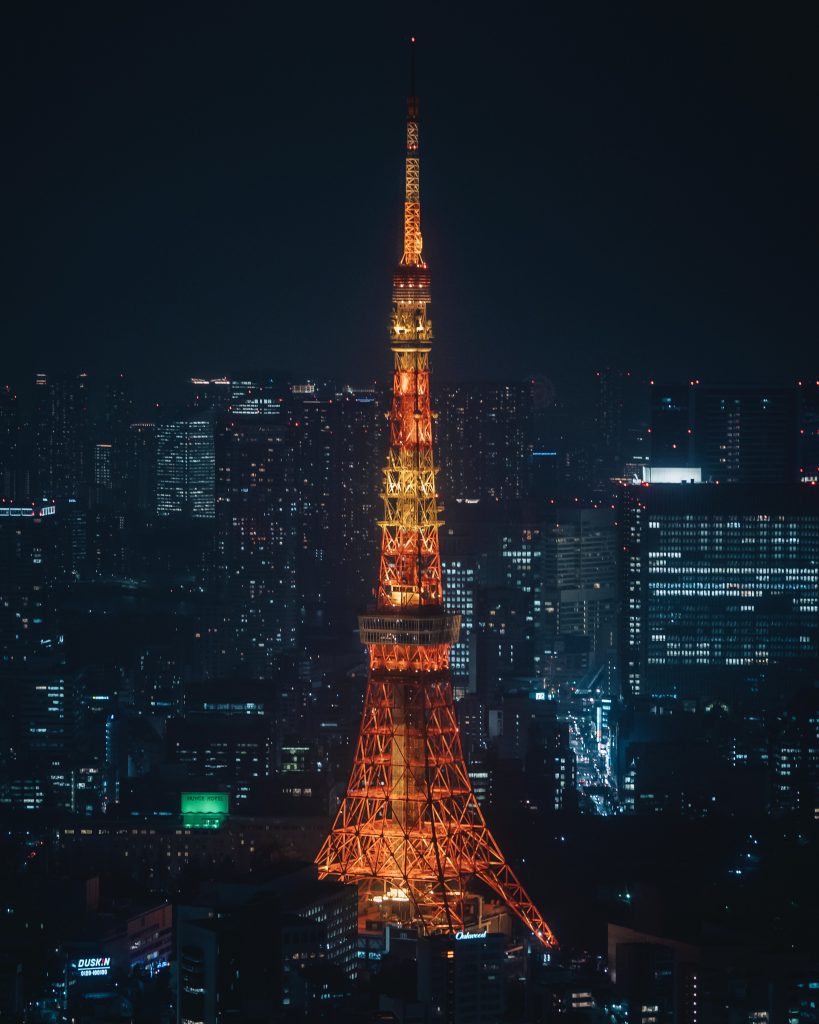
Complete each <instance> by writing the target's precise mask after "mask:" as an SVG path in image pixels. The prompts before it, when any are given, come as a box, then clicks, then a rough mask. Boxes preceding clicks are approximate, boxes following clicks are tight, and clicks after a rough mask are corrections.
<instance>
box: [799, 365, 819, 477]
mask: <svg viewBox="0 0 819 1024" xmlns="http://www.w3.org/2000/svg"><path fill="white" fill-rule="evenodd" d="M797 387H798V389H799V479H800V480H802V481H803V482H806V483H814V482H816V483H817V484H819V380H800V381H799V382H798V385H797Z"/></svg>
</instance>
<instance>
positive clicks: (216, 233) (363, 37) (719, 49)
mask: <svg viewBox="0 0 819 1024" xmlns="http://www.w3.org/2000/svg"><path fill="white" fill-rule="evenodd" d="M810 6H811V5H808V4H802V5H799V6H797V5H793V6H792V7H791V8H790V10H789V9H788V7H787V5H783V6H780V7H776V8H772V7H769V8H768V9H767V10H765V8H764V6H763V5H759V6H757V5H739V4H736V5H734V4H730V5H729V4H725V3H720V4H701V5H700V4H694V5H691V4H686V5H676V4H657V3H652V4H645V5H642V4H626V5H621V4H614V3H610V2H600V3H585V4H563V5H548V6H546V5H540V4H538V5H532V7H531V8H529V7H527V6H525V5H517V4H498V5H495V6H494V7H493V8H491V9H489V8H486V9H485V10H486V13H484V14H482V13H481V11H483V10H484V8H483V7H482V6H481V5H477V6H476V5H466V4H464V5H447V4H429V5H417V6H416V13H415V14H409V13H405V12H410V11H412V10H413V6H412V5H410V4H403V5H399V4H393V3H390V4H383V3H382V4H372V5H369V4H349V5H335V4H334V5H329V4H323V3H318V4H299V5H296V4H292V5H279V4H276V3H272V2H265V3H254V2H242V3H234V4H223V5H215V4H213V5H212V4H208V3H205V4H190V5H187V4H178V3H169V4H160V3H144V4H142V3H134V4H118V3H112V4H106V5H104V6H103V5H99V6H97V5H90V4H83V3H80V4H76V5H75V4H65V3H56V2H53V3H27V4H25V3H20V4H16V5H14V7H15V11H14V13H13V14H11V15H10V14H9V12H8V10H7V11H6V13H5V15H4V20H3V26H2V35H3V37H4V44H3V64H4V65H5V70H4V79H5V82H4V86H3V91H4V98H5V101H6V102H5V106H6V116H5V117H4V121H5V126H4V135H5V139H4V141H5V143H6V145H5V146H4V150H5V157H4V160H3V164H4V172H5V173H4V178H5V179H6V183H5V185H4V188H3V193H4V195H3V205H4V207H5V216H4V218H3V220H4V226H3V235H4V242H5V245H4V246H3V250H4V256H3V266H2V274H3V301H2V307H1V309H2V312H1V313H0V316H2V338H3V361H2V364H0V375H1V376H3V377H4V378H5V379H10V380H19V379H20V376H21V375H22V374H24V373H27V372H28V371H32V370H34V369H53V368H72V369H80V368H85V369H90V370H91V371H94V370H96V369H99V370H113V369H120V368H122V369H125V370H127V371H132V372H134V373H135V374H136V375H138V376H141V377H142V378H143V379H144V380H145V381H147V382H148V383H149V384H150V386H154V383H155V385H156V387H157V388H160V389H161V388H162V387H164V386H166V385H167V384H168V382H170V381H171V380H174V381H175V380H176V379H177V378H182V377H185V376H190V374H192V373H196V374H207V375H217V374H221V373H227V374H230V373H233V372H241V371H242V370H244V369H250V368H270V369H290V370H292V371H293V372H295V373H297V374H304V375H307V374H312V375H316V376H330V375H335V376H338V377H340V378H342V379H344V380H354V381H363V380H367V379H372V378H373V377H375V376H380V377H382V378H383V377H385V376H386V373H387V366H388V356H387V351H386V349H387V342H386V324H387V319H388V314H389V306H390V275H391V271H392V267H393V264H394V262H395V258H396V256H397V254H398V251H399V244H400V224H401V199H402V193H401V189H402V174H403V138H404V125H403V117H404V110H405V96H406V92H407V78H408V72H407V64H408V59H407V46H406V39H407V38H408V36H409V35H410V33H415V34H416V35H417V36H418V38H419V44H418V47H419V48H418V92H419V95H420V100H421V143H422V155H423V160H422V200H423V207H422V209H423V225H424V237H425V254H426V257H427V260H428V262H429V264H430V267H431V271H432V275H433V298H434V304H433V307H432V316H433V322H434V324H435V331H436V337H437V342H436V349H435V353H434V361H435V366H436V368H437V370H438V373H439V374H440V375H441V376H443V377H446V378H459V377H463V378H473V377H515V376H522V375H524V374H527V373H535V372H536V373H545V374H547V375H549V376H552V377H554V378H556V379H557V380H558V382H561V381H564V380H567V379H569V378H572V377H575V378H576V377H578V376H579V375H589V374H590V373H591V371H592V370H593V369H594V368H597V367H600V366H602V365H606V364H609V365H620V366H623V367H629V368H632V369H634V370H635V371H636V372H638V373H644V374H646V375H651V376H657V377H665V378H668V379H672V378H675V377H683V376H684V377H687V376H688V375H696V376H698V377H700V378H701V379H704V380H716V379H721V380H725V379H735V380H790V379H791V378H793V377H794V376H798V375H801V374H803V373H812V372H814V371H815V369H816V358H815V343H816V298H817V295H816V281H817V272H818V271H819V268H818V267H817V256H816V237H815V233H816V227H817V223H819V217H817V201H816V197H817V182H816V174H817V169H818V168H817V160H816V151H815V149H814V146H815V139H816V129H817V124H819V111H817V95H819V87H818V86H817V81H816V77H815V72H814V70H813V66H814V64H815V55H814V43H815V38H816V34H815V26H814V25H812V24H809V23H808V21H807V13H806V12H807V10H808V8H809V7H810ZM543 7H546V9H545V10H544V9H542V8H543ZM800 7H801V9H802V11H803V12H805V13H803V14H799V13H798V12H799V8H800ZM299 12H301V13H299ZM0 383H2V381H0Z"/></svg>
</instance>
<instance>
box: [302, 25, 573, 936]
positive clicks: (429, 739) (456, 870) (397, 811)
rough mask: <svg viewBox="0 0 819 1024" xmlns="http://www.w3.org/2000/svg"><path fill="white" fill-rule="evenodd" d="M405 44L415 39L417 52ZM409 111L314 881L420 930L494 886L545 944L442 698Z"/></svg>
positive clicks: (461, 917)
mask: <svg viewBox="0 0 819 1024" xmlns="http://www.w3.org/2000/svg"><path fill="white" fill-rule="evenodd" d="M414 42H415V41H414V40H412V43H413V44H414ZM414 92H415V89H414V74H413V87H412V93H413V95H411V96H410V97H409V101H408V111H407V155H406V196H405V201H404V253H403V255H402V257H401V260H400V262H399V264H398V267H397V269H396V271H395V276H394V278H393V311H392V318H391V321H390V344H391V347H392V351H393V354H394V371H393V396H392V408H391V410H390V412H389V414H388V415H389V420H390V449H389V453H388V455H387V465H386V468H385V470H384V491H383V493H382V495H381V497H382V499H383V502H384V518H383V520H382V521H381V523H380V524H379V525H380V527H381V563H380V571H379V576H378V591H377V601H376V608H375V610H374V611H371V612H368V613H367V614H365V615H362V616H361V617H360V619H359V623H360V629H361V639H362V642H364V643H365V644H366V645H367V647H368V649H369V656H370V674H369V680H368V683H367V693H366V698H365V702H364V713H363V716H362V719H361V731H360V733H359V737H358V743H357V746H356V753H355V762H354V764H353V769H352V772H351V774H350V780H349V783H348V785H347V792H346V796H345V797H344V800H343V801H342V803H341V806H340V807H339V810H338V814H337V816H336V819H335V821H334V823H333V827H332V829H331V831H330V834H329V835H328V836H327V838H326V839H325V841H324V844H323V845H322V847H321V850H320V851H319V854H318V856H317V857H316V863H317V865H318V868H319V874H320V876H321V877H327V876H331V877H333V878H338V879H340V880H341V881H344V882H355V883H357V885H358V889H359V900H360V904H359V917H360V920H361V921H363V920H364V919H367V918H373V917H380V918H381V919H383V920H386V921H395V922H402V923H405V924H411V925H414V926H416V927H418V928H419V929H420V930H421V931H422V932H424V933H427V934H430V933H435V932H444V933H454V932H458V931H463V930H466V929H468V928H469V927H470V926H472V925H474V924H477V923H478V919H477V916H476V915H477V910H476V908H477V900H476V897H475V896H474V895H471V894H470V891H469V886H470V883H471V882H472V881H473V879H479V880H480V881H481V882H483V883H484V884H485V885H486V886H487V887H488V888H489V889H490V890H493V891H494V893H496V894H497V895H498V896H499V897H500V898H501V899H502V900H503V901H504V902H505V903H506V904H507V906H508V907H509V908H510V910H512V911H513V912H514V913H515V914H517V916H518V917H519V918H520V920H521V921H522V922H523V923H524V924H525V925H526V927H527V928H529V929H530V930H531V931H532V932H533V933H534V934H535V935H536V936H537V938H538V939H539V940H540V942H541V943H542V944H543V945H544V946H546V947H551V946H555V945H556V944H557V943H556V941H555V938H554V935H553V934H552V932H551V929H550V928H549V926H548V925H547V924H546V922H545V921H544V919H543V917H542V916H541V915H540V913H539V912H538V910H537V908H536V907H535V905H534V904H533V903H532V901H531V900H530V899H529V897H528V896H527V894H526V892H525V890H524V888H523V886H522V885H521V884H520V882H519V881H518V879H517V877H516V876H515V873H514V872H513V871H512V869H511V868H510V867H509V865H508V864H507V863H506V861H505V859H504V857H503V854H502V853H501V851H500V848H499V847H498V844H497V843H496V842H495V840H494V838H493V837H492V834H491V832H490V831H489V828H488V827H487V824H486V820H485V819H484V816H483V812H482V811H481V809H480V807H479V805H478V802H477V800H476V799H475V794H474V793H473V792H472V785H471V782H470V780H469V775H468V774H467V769H466V764H465V762H464V757H463V751H462V748H461V738H460V733H459V729H458V722H457V719H456V716H455V707H454V703H453V698H452V681H451V676H450V672H449V650H450V646H451V645H452V644H453V643H455V642H456V641H457V639H458V634H459V630H460V616H458V615H453V614H451V613H449V612H447V611H446V610H445V608H444V604H443V592H442V585H441V582H442V581H441V555H440V550H439V547H438V528H439V526H440V525H441V520H440V519H439V513H440V512H441V505H440V504H439V501H438V494H437V492H436V490H435V472H436V468H435V463H434V460H433V451H432V421H433V418H434V414H433V412H432V410H431V408H430V396H429V353H430V348H431V345H432V323H431V321H430V320H429V317H428V316H427V307H428V305H429V302H430V290H429V289H430V279H429V272H428V270H427V265H426V263H425V262H424V259H423V255H422V238H421V200H420V175H419V172H420V151H419V139H418V100H417V98H416V96H415V95H414Z"/></svg>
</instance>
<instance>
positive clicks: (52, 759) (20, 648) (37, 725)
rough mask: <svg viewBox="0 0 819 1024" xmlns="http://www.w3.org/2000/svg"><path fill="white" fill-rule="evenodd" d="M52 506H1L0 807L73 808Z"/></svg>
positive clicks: (69, 702) (59, 563)
mask: <svg viewBox="0 0 819 1024" xmlns="http://www.w3.org/2000/svg"><path fill="white" fill-rule="evenodd" d="M58 511H59V510H58V509H57V508H56V507H55V505H53V504H50V503H45V502H35V503H34V504H30V505H22V506H21V505H14V504H11V503H9V502H0V688H1V689H2V693H3V699H4V708H5V719H4V727H5V728H7V729H10V730H11V733H10V736H11V743H10V745H9V747H8V750H7V751H6V756H4V757H3V758H2V759H0V761H2V764H1V765H0V802H2V803H6V804H10V805H12V806H18V807H23V808H29V809H31V808H35V807H38V806H40V805H41V804H42V803H43V802H44V801H45V800H48V799H51V800H54V801H56V802H57V803H59V804H61V805H63V806H71V803H72V800H73V795H72V794H73V782H72V777H71V768H70V762H71V759H72V755H73V753H74V751H73V747H74V742H75V738H76V734H77V723H76V711H77V707H78V705H77V701H76V699H75V698H76V679H75V678H74V677H72V676H69V675H67V674H66V673H65V671H64V667H63V664H62V657H61V655H62V636H61V633H60V630H59V622H58V594H59V590H60V584H61V579H62V574H63V555H62V551H61V542H62V536H61V524H60V522H59V515H58Z"/></svg>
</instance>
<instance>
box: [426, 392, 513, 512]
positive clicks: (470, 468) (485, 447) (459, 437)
mask: <svg viewBox="0 0 819 1024" xmlns="http://www.w3.org/2000/svg"><path fill="white" fill-rule="evenodd" d="M532 388H533V385H532V382H531V381H525V382H522V383H519V382H508V383H507V382H503V383H495V382H492V383H471V384H450V385H444V386H442V387H441V388H440V389H439V402H440V415H439V418H438V436H439V439H440V440H439V447H440V451H441V464H442V466H443V467H445V468H444V469H443V471H442V473H441V492H442V495H443V497H444V499H445V501H447V502H449V503H450V505H451V504H452V502H454V501H461V500H463V501H468V500H474V499H481V498H484V499H489V500H496V501H501V500H504V499H515V498H523V497H526V495H527V494H528V492H529V470H530V454H531V450H532V445H531V437H530V433H531V431H530V426H531V421H532Z"/></svg>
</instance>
